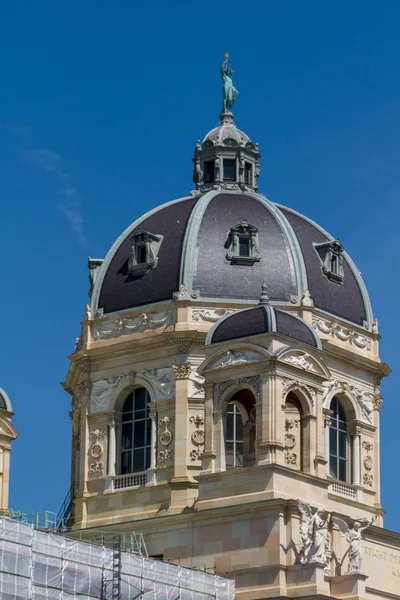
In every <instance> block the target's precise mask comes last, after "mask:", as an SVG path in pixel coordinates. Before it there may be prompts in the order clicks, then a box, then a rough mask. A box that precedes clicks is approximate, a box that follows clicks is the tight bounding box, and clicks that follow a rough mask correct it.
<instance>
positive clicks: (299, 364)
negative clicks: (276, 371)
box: [276, 347, 331, 379]
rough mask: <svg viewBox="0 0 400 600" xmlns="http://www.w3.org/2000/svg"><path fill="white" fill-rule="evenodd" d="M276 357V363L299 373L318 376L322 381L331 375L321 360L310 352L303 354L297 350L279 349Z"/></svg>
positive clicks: (302, 351)
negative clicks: (287, 366)
mask: <svg viewBox="0 0 400 600" xmlns="http://www.w3.org/2000/svg"><path fill="white" fill-rule="evenodd" d="M276 356H277V358H278V361H279V362H281V363H284V364H286V365H290V366H291V367H294V368H295V369H299V370H300V371H306V372H307V373H312V374H313V375H318V376H319V377H323V378H324V379H329V378H330V376H331V374H330V371H329V369H328V368H327V367H326V365H325V364H324V363H323V362H322V360H321V359H320V358H318V357H316V356H315V355H314V354H312V353H310V352H304V350H300V349H299V348H288V347H286V348H281V349H280V350H279V351H278V352H277V353H276Z"/></svg>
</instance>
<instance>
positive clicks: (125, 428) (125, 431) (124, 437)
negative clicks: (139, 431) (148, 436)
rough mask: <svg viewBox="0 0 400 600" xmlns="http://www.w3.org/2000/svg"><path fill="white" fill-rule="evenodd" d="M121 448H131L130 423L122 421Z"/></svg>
mask: <svg viewBox="0 0 400 600" xmlns="http://www.w3.org/2000/svg"><path fill="white" fill-rule="evenodd" d="M121 441H122V450H127V449H128V448H132V423H123V424H122V434H121Z"/></svg>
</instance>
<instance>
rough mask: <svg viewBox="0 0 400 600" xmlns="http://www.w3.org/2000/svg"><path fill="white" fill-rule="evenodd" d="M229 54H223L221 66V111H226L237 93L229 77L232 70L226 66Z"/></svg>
mask: <svg viewBox="0 0 400 600" xmlns="http://www.w3.org/2000/svg"><path fill="white" fill-rule="evenodd" d="M228 59H229V54H228V53H226V54H225V61H224V62H223V63H222V66H221V77H222V81H223V84H224V85H223V87H222V96H223V104H222V112H228V111H229V110H230V109H231V108H232V106H233V103H234V101H235V98H236V96H237V95H238V94H239V92H238V91H237V89H236V88H235V87H234V85H233V83H232V79H231V77H230V76H231V75H232V73H233V70H232V69H231V68H230V67H229V66H228Z"/></svg>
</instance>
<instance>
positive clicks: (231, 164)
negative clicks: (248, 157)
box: [224, 158, 236, 181]
mask: <svg viewBox="0 0 400 600" xmlns="http://www.w3.org/2000/svg"><path fill="white" fill-rule="evenodd" d="M235 179H236V160H235V159H232V158H224V180H225V181H235Z"/></svg>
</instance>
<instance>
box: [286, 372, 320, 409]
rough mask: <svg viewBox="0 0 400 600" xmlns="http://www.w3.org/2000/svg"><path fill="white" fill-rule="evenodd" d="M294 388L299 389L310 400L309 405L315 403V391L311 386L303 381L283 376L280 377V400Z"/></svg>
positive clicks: (294, 389)
mask: <svg viewBox="0 0 400 600" xmlns="http://www.w3.org/2000/svg"><path fill="white" fill-rule="evenodd" d="M296 390H300V391H301V392H303V394H304V395H305V396H306V397H307V398H308V400H309V401H310V403H311V406H314V405H315V401H316V398H317V392H316V390H315V389H314V388H313V387H311V386H309V385H306V384H305V383H302V382H301V381H296V380H295V379H290V378H289V377H284V378H283V379H282V400H283V401H284V400H285V399H286V396H287V395H288V393H289V392H291V391H296Z"/></svg>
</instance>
